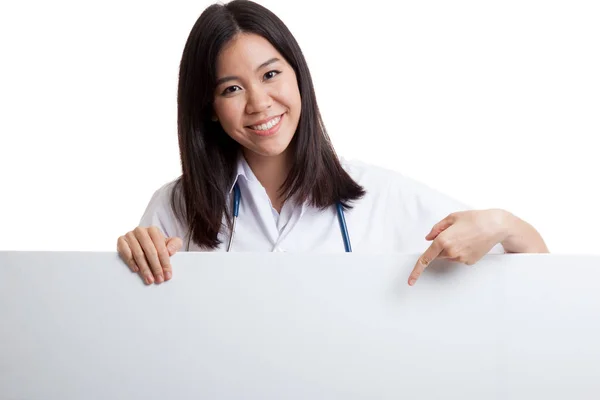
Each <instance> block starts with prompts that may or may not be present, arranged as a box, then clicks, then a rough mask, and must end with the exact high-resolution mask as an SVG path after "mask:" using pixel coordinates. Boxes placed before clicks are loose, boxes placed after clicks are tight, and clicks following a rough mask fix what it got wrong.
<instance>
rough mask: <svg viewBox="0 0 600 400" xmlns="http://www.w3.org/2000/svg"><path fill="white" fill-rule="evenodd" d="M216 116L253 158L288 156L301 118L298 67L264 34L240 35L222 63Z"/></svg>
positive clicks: (223, 52) (225, 51)
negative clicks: (291, 63) (292, 65)
mask: <svg viewBox="0 0 600 400" xmlns="http://www.w3.org/2000/svg"><path fill="white" fill-rule="evenodd" d="M216 67H217V85H216V88H215V93H214V103H213V107H214V112H215V116H216V117H217V118H218V120H219V123H220V124H221V126H222V127H223V130H225V132H226V133H227V134H228V135H229V136H230V137H231V138H232V139H233V140H235V141H236V142H238V143H239V144H240V145H241V146H243V148H244V154H245V155H246V157H247V158H248V157H250V158H254V159H256V158H262V157H275V156H283V155H284V154H285V151H286V150H287V148H288V146H289V144H290V142H291V140H292V138H293V136H294V133H295V132H296V128H297V126H298V121H299V119H300V111H301V98H300V91H299V89H298V83H297V81H296V74H295V72H294V69H293V68H292V67H291V66H290V65H289V64H288V63H287V61H286V60H285V59H284V58H283V56H282V55H281V54H280V53H279V52H278V51H277V50H276V49H275V47H273V46H272V45H271V43H269V41H268V40H266V39H265V38H263V37H262V36H259V35H255V34H246V33H242V34H238V35H237V36H236V37H235V38H233V39H232V40H231V41H230V42H229V43H228V44H227V45H226V46H225V47H224V48H223V49H222V50H221V52H220V54H219V56H218V59H217V66H216Z"/></svg>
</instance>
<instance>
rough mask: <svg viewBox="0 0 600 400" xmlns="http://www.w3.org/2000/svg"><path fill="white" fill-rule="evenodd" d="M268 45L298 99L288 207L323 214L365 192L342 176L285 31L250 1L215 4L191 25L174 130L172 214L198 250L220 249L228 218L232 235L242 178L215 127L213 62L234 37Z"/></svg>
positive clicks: (235, 149)
mask: <svg viewBox="0 0 600 400" xmlns="http://www.w3.org/2000/svg"><path fill="white" fill-rule="evenodd" d="M240 33H253V34H257V35H260V36H262V37H264V38H265V39H267V40H268V41H269V42H270V43H271V45H272V46H273V47H275V49H277V51H278V52H279V53H280V54H281V55H282V56H283V57H284V58H285V60H286V61H287V62H288V64H290V65H291V66H292V68H293V69H294V71H295V73H296V79H297V81H298V88H299V91H300V97H301V114H300V119H299V122H298V127H297V129H296V132H295V134H294V137H293V139H292V141H291V143H290V145H289V146H293V147H292V148H290V150H292V151H293V153H292V154H293V164H292V167H291V170H290V173H289V174H288V176H287V179H286V180H285V181H284V183H283V185H282V187H281V190H280V192H281V193H282V194H283V197H284V199H285V200H288V199H290V198H291V197H292V196H293V197H294V199H295V200H297V201H298V202H309V204H311V205H312V206H314V207H318V208H320V209H324V208H326V207H329V206H332V205H334V204H336V203H337V202H341V204H342V205H343V207H344V208H345V209H348V208H350V207H351V205H350V201H352V200H357V199H359V198H361V197H362V196H363V195H364V194H365V191H364V189H363V188H362V187H361V186H360V185H358V184H357V183H356V182H354V180H352V178H351V177H350V176H349V175H348V174H347V173H346V171H345V170H344V169H343V168H342V165H341V164H340V161H339V159H338V157H337V155H336V153H335V151H334V149H333V146H332V144H331V141H330V139H329V136H328V135H327V132H326V130H325V125H324V124H323V121H322V118H321V114H320V112H319V108H318V106H317V100H316V96H315V91H314V88H313V83H312V78H311V75H310V72H309V70H308V66H307V64H306V60H305V59H304V55H303V54H302V51H301V50H300V47H299V46H298V43H297V42H296V39H294V36H293V35H292V34H291V32H290V31H289V30H288V28H287V27H286V26H285V24H284V23H283V22H282V21H281V20H280V19H279V18H278V17H277V16H276V15H275V14H273V13H272V12H271V11H269V10H268V9H266V8H265V7H263V6H261V5H259V4H256V3H254V2H252V1H249V0H234V1H231V2H230V3H227V4H224V5H223V4H213V5H211V6H210V7H208V8H207V9H206V10H204V12H203V13H202V14H201V15H200V17H199V18H198V20H197V21H196V23H195V24H194V26H193V28H192V30H191V32H190V34H189V37H188V39H187V42H186V44H185V48H184V50H183V55H182V58H181V63H180V69H179V86H178V93H177V107H178V110H177V125H178V137H179V153H180V157H181V167H182V175H181V176H180V177H179V178H178V179H177V181H176V183H175V186H174V188H173V193H172V196H171V206H172V208H173V211H174V213H175V215H176V217H177V218H179V219H180V220H181V221H182V222H184V223H185V225H186V226H187V227H188V229H189V235H190V238H191V240H193V241H194V242H195V243H197V244H198V245H199V246H201V247H205V248H212V249H214V248H216V247H218V246H219V245H220V241H219V239H218V238H217V235H218V233H219V231H220V230H221V227H222V221H223V216H224V215H226V216H227V218H226V220H227V225H228V226H229V227H231V224H232V218H231V211H230V207H229V205H228V204H227V203H228V202H227V199H228V194H229V190H230V188H231V186H232V185H233V182H234V179H235V176H234V173H235V172H236V171H237V168H236V166H237V159H238V155H239V151H240V145H239V144H238V143H237V142H236V141H234V140H233V139H231V138H230V137H229V135H227V133H226V132H225V131H224V130H223V128H222V127H221V125H220V124H219V123H218V122H215V121H213V120H212V119H211V117H212V115H213V113H214V110H213V101H214V90H215V85H216V79H217V78H216V60H217V56H218V55H219V52H220V51H221V49H222V48H223V47H224V46H225V45H226V44H227V43H228V42H229V41H230V40H232V39H233V38H234V37H235V36H236V35H237V34H240Z"/></svg>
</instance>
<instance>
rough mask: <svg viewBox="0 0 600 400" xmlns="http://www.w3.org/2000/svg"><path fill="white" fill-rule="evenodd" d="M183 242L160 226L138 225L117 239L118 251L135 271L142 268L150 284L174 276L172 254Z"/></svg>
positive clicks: (143, 276)
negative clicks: (143, 226)
mask: <svg viewBox="0 0 600 400" xmlns="http://www.w3.org/2000/svg"><path fill="white" fill-rule="evenodd" d="M182 246H183V241H182V240H181V239H180V238H178V237H172V238H165V237H164V236H163V234H162V233H161V231H160V230H159V229H158V228H157V227H156V226H151V227H149V228H142V227H139V226H138V227H137V228H135V229H134V230H133V231H130V232H127V233H126V234H125V236H121V237H119V240H118V241H117V251H118V252H119V255H120V256H121V258H122V259H123V261H125V263H126V264H127V265H128V266H129V268H130V269H131V271H133V272H139V274H140V276H141V277H142V279H143V280H144V282H145V283H146V284H147V285H149V284H151V283H154V282H156V283H162V282H164V281H168V280H169V279H171V277H172V276H173V269H172V268H171V260H170V257H171V256H172V255H173V254H175V253H177V251H179V250H180V249H181V247H182Z"/></svg>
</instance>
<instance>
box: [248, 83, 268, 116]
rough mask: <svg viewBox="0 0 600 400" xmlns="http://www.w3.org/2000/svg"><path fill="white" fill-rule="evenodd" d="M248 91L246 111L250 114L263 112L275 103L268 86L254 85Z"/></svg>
mask: <svg viewBox="0 0 600 400" xmlns="http://www.w3.org/2000/svg"><path fill="white" fill-rule="evenodd" d="M246 93H247V94H246V96H247V98H246V112H247V113H248V114H256V113H261V112H263V111H265V110H268V109H269V108H270V107H271V105H272V104H273V99H272V98H271V95H270V94H269V92H268V90H267V88H265V87H263V86H261V85H254V86H253V87H252V88H250V89H248V90H247V91H246Z"/></svg>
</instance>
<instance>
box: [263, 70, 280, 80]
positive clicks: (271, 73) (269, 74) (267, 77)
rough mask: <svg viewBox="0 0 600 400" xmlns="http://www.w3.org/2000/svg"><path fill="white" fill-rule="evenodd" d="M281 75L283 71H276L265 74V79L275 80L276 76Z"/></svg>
mask: <svg viewBox="0 0 600 400" xmlns="http://www.w3.org/2000/svg"><path fill="white" fill-rule="evenodd" d="M280 73H281V71H276V70H273V71H269V72H267V73H266V74H265V79H271V78H274V77H275V76H276V75H279V74H280Z"/></svg>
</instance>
